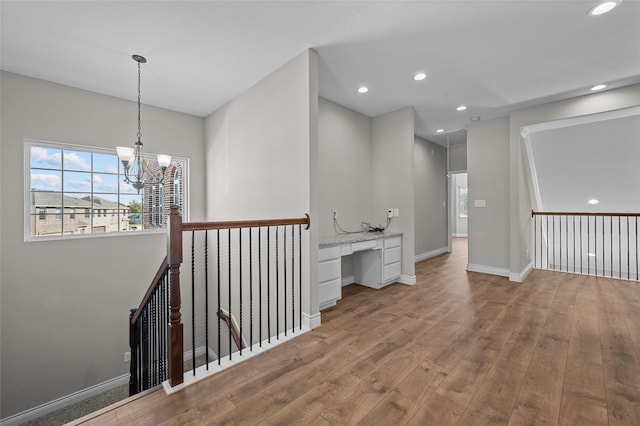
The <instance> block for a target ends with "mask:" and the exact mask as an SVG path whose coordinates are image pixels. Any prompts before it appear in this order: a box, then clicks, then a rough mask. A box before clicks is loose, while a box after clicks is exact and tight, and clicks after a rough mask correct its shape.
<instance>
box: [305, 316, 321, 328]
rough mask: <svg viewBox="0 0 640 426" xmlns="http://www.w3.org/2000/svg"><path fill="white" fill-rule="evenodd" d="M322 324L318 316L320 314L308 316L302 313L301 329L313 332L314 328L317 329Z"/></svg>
mask: <svg viewBox="0 0 640 426" xmlns="http://www.w3.org/2000/svg"><path fill="white" fill-rule="evenodd" d="M321 322H322V318H321V316H320V312H318V313H317V314H313V315H309V314H307V313H304V312H303V313H302V328H303V329H305V328H308V329H309V330H313V329H314V328H316V327H319V326H320V324H321Z"/></svg>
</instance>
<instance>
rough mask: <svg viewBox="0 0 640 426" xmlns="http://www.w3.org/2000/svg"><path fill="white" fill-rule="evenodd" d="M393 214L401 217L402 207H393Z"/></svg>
mask: <svg viewBox="0 0 640 426" xmlns="http://www.w3.org/2000/svg"><path fill="white" fill-rule="evenodd" d="M393 216H394V217H400V209H393Z"/></svg>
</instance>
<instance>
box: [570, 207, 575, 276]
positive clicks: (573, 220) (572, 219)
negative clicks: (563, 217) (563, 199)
mask: <svg viewBox="0 0 640 426" xmlns="http://www.w3.org/2000/svg"><path fill="white" fill-rule="evenodd" d="M571 222H572V223H573V272H574V273H575V272H576V217H575V216H571Z"/></svg>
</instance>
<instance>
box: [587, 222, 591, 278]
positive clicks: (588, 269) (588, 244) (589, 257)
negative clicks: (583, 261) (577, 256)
mask: <svg viewBox="0 0 640 426" xmlns="http://www.w3.org/2000/svg"><path fill="white" fill-rule="evenodd" d="M590 227H591V220H590V219H589V216H587V275H590V274H591V256H589V250H591V236H590V233H589V228H590Z"/></svg>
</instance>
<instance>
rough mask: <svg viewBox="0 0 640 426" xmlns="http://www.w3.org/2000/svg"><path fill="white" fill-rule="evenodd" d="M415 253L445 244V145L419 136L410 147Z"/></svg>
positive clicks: (425, 251) (422, 252)
mask: <svg viewBox="0 0 640 426" xmlns="http://www.w3.org/2000/svg"><path fill="white" fill-rule="evenodd" d="M413 174H414V199H415V254H416V256H420V255H422V254H425V253H429V252H431V251H434V250H438V249H442V248H446V247H447V207H446V202H447V149H446V148H444V147H442V146H440V145H437V144H435V143H432V142H429V141H427V140H424V139H422V138H419V137H415V142H414V147H413Z"/></svg>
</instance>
